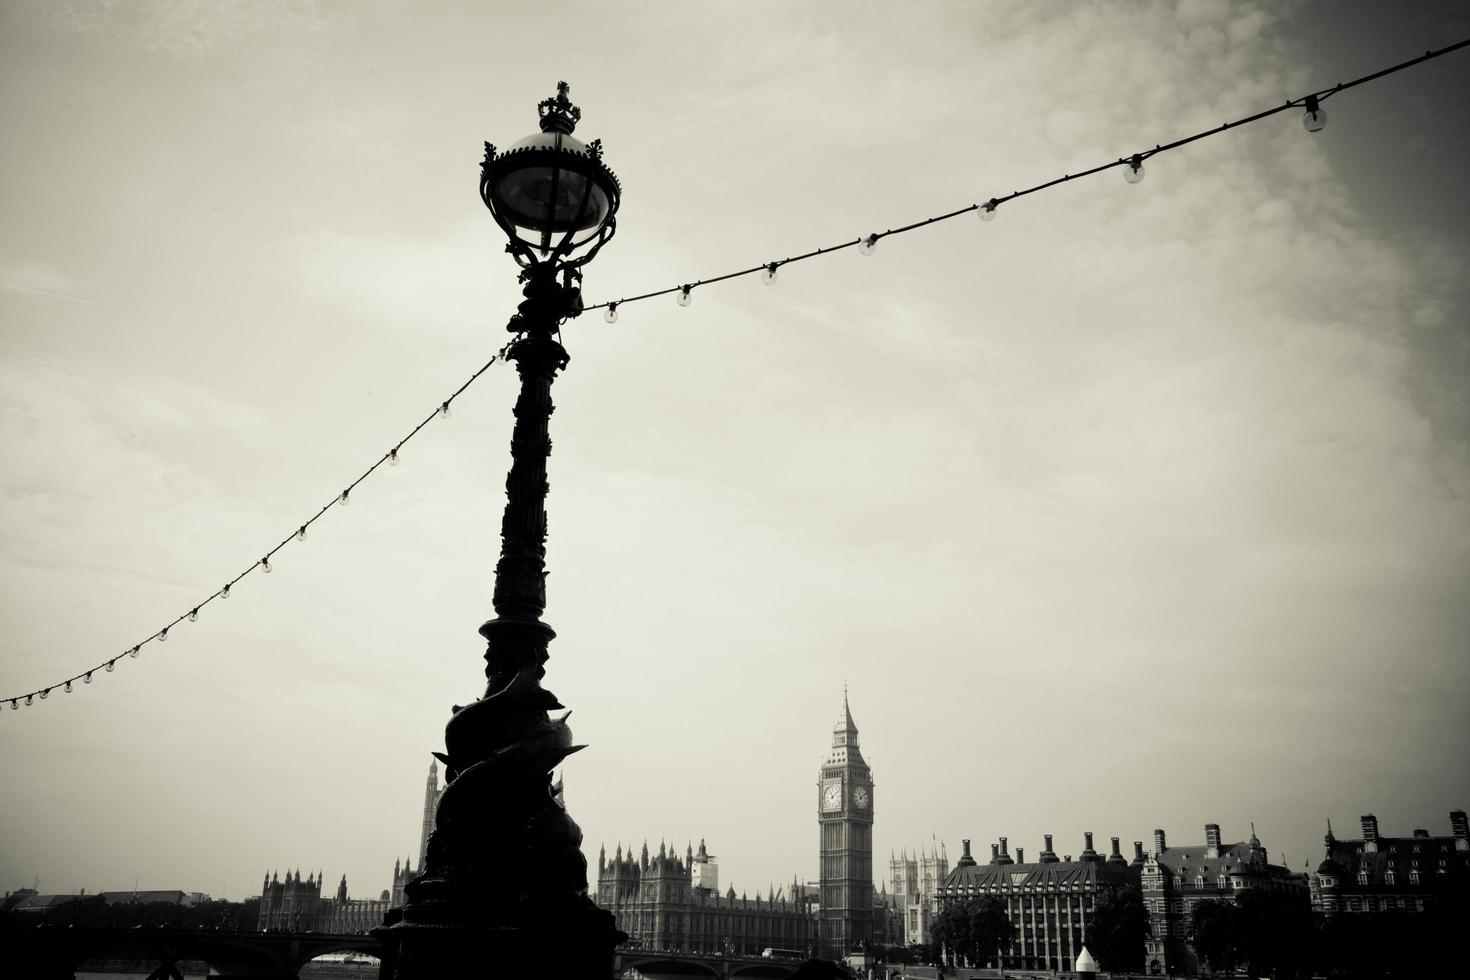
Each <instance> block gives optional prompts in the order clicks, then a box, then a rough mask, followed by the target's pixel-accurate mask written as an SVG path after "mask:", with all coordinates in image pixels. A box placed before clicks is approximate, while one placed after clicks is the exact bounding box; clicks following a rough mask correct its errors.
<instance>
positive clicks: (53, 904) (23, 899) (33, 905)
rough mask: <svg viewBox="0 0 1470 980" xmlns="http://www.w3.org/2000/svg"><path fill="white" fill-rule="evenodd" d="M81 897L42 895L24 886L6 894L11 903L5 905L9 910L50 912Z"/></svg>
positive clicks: (38, 912)
mask: <svg viewBox="0 0 1470 980" xmlns="http://www.w3.org/2000/svg"><path fill="white" fill-rule="evenodd" d="M79 897H81V896H78V895H41V894H38V893H36V892H35V891H34V890H33V889H30V888H22V889H20V890H18V891H16V892H14V893H13V894H11V895H7V896H6V898H5V900H6V902H8V903H9V904H7V905H6V906H5V910H6V911H7V912H25V913H34V914H40V913H43V912H50V911H52V910H54V909H59V908H61V907H62V906H63V905H68V904H70V903H72V902H75V901H76V900H77V899H78V898H79ZM17 899H18V900H17Z"/></svg>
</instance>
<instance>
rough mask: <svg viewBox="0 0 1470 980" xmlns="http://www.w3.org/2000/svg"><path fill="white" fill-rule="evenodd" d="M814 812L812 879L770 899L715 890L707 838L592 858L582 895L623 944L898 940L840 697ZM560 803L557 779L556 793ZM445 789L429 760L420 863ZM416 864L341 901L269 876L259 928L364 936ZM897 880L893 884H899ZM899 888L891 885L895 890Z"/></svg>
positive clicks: (743, 948) (293, 877) (817, 945)
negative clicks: (606, 917) (879, 890)
mask: <svg viewBox="0 0 1470 980" xmlns="http://www.w3.org/2000/svg"><path fill="white" fill-rule="evenodd" d="M815 788H816V795H815V800H814V803H815V807H816V818H817V824H818V828H819V831H820V850H819V864H818V867H819V880H818V881H816V882H806V883H803V882H802V881H801V880H800V879H799V878H796V877H793V879H792V880H791V882H790V883H789V884H787V885H783V886H781V887H780V888H779V889H778V888H774V887H772V888H771V889H769V890H768V891H767V893H766V894H765V895H761V894H759V893H757V894H756V895H755V896H753V897H752V896H750V895H748V894H741V895H737V894H736V893H735V889H734V888H732V887H727V888H726V889H725V890H724V891H723V892H721V890H720V885H719V865H718V863H717V861H716V859H715V858H714V856H713V855H711V854H710V853H709V850H708V848H707V847H706V845H705V842H704V841H703V840H701V841H700V842H699V849H698V850H697V851H696V850H695V849H694V847H693V845H692V842H691V843H689V844H686V846H685V850H684V854H683V855H680V854H678V853H677V852H676V851H675V850H673V849H672V848H671V847H670V846H669V845H668V844H667V843H665V842H661V843H660V844H659V848H658V852H657V853H656V854H655V853H652V852H651V851H650V850H649V848H648V845H647V843H646V842H645V843H644V844H643V846H642V847H641V849H640V850H639V851H638V852H637V853H636V854H635V852H634V849H633V847H632V846H629V847H627V848H626V849H624V847H623V846H622V845H621V844H619V845H617V846H616V848H615V850H614V852H613V854H612V856H611V857H609V856H608V854H607V851H606V849H605V848H604V849H603V850H602V851H601V853H599V855H598V860H597V881H596V883H595V884H594V885H592V886H591V887H590V888H589V889H588V890H589V892H590V894H591V896H592V898H593V899H594V900H595V901H596V902H597V904H598V905H600V906H602V907H603V908H605V909H607V910H608V911H610V912H612V913H613V915H614V916H615V917H616V919H617V925H618V928H620V929H622V930H623V931H624V932H626V933H627V934H628V937H629V943H630V945H636V946H638V947H642V948H645V949H676V950H683V951H687V952H693V953H726V954H730V955H760V954H761V953H763V952H764V951H765V950H767V949H770V950H773V951H775V952H777V953H780V954H785V955H791V956H801V957H807V956H813V955H815V956H821V957H824V958H827V959H841V958H842V957H844V956H846V955H847V954H848V953H850V952H853V951H855V950H859V949H864V948H867V947H868V946H870V945H872V944H873V943H875V942H876V943H887V942H893V941H895V940H896V939H898V938H900V937H899V936H897V935H895V934H894V933H895V925H896V923H897V918H896V916H895V914H894V913H893V911H892V910H891V909H890V901H889V899H888V896H887V894H886V886H885V890H884V891H885V893H884V894H882V895H878V894H875V892H874V888H873V812H874V808H875V803H874V784H873V773H872V770H870V769H869V768H868V764H867V762H866V761H865V760H864V759H863V755H862V751H861V749H860V747H859V739H858V729H857V725H856V723H855V722H854V721H853V717H852V711H851V709H850V708H849V707H848V703H847V694H846V692H845V691H844V692H843V696H842V712H841V714H840V715H839V716H838V718H837V721H836V723H835V724H834V725H833V726H832V744H831V746H830V747H829V748H828V750H827V753H826V756H825V757H824V758H823V760H822V762H821V765H820V766H819V768H818V773H817V780H816V787H815ZM556 789H557V791H558V796H560V782H559V781H558V783H557V785H556ZM443 792H444V790H443V788H442V787H441V786H440V785H439V773H438V766H437V764H435V763H430V766H429V774H428V779H427V782H426V784H425V787H424V809H423V822H422V825H421V833H420V838H419V854H418V866H419V869H420V870H422V868H423V866H424V858H425V856H426V852H427V847H428V837H429V832H430V831H431V830H432V829H433V827H434V815H435V811H436V809H437V808H438V805H439V798H440V796H441V794H442V793H443ZM414 874H415V872H414V871H413V867H412V859H411V858H409V859H405V860H403V861H400V862H397V863H395V865H394V868H393V886H392V889H391V890H384V891H383V892H382V893H381V895H380V896H379V897H377V898H373V899H354V898H351V897H350V896H349V895H348V892H347V881H346V878H345V877H344V878H343V879H342V881H341V882H340V883H339V885H338V887H337V889H336V893H335V894H334V895H331V896H323V895H322V878H321V876H319V875H318V876H312V875H308V876H307V878H306V879H305V880H302V878H301V873H300V872H299V871H297V872H295V873H294V874H292V873H289V872H288V873H287V875H286V879H285V881H281V880H279V878H278V877H276V876H274V875H273V876H268V877H267V878H266V881H265V883H264V885H263V887H262V889H261V902H260V916H259V928H261V929H289V930H292V931H303V930H315V931H318V932H361V931H367V930H368V929H373V928H376V927H377V926H379V925H381V924H382V921H383V916H384V915H385V914H386V913H387V911H388V909H389V907H391V906H395V905H400V904H402V901H403V888H404V886H405V885H406V884H407V883H408V882H409V881H411V880H412V879H413V877H414ZM897 881H898V879H897V878H895V882H897ZM895 887H897V886H895Z"/></svg>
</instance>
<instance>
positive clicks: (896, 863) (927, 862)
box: [875, 842, 950, 946]
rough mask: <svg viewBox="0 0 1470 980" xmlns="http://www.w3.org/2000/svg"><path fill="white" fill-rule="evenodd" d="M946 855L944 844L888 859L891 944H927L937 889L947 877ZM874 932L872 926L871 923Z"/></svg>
mask: <svg viewBox="0 0 1470 980" xmlns="http://www.w3.org/2000/svg"><path fill="white" fill-rule="evenodd" d="M949 872H950V867H949V853H948V851H947V850H946V849H945V846H944V843H943V842H940V843H938V844H933V845H930V847H929V852H928V853H927V854H926V853H924V852H923V851H915V852H914V853H913V855H912V856H910V855H909V853H908V851H907V849H905V850H903V851H901V852H900V853H899V854H898V855H897V856H896V857H895V856H894V855H893V854H892V853H890V854H889V856H888V881H889V885H890V888H889V890H888V895H889V903H890V904H891V906H892V908H893V913H894V922H893V929H892V940H891V941H892V942H894V943H897V944H900V945H904V946H908V945H912V944H914V943H927V942H929V941H930V937H929V932H930V930H931V929H932V928H933V925H934V918H935V916H937V915H938V914H939V890H940V889H941V888H943V887H944V879H945V878H947V877H949ZM875 931H876V924H875Z"/></svg>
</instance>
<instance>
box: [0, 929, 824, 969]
mask: <svg viewBox="0 0 1470 980" xmlns="http://www.w3.org/2000/svg"><path fill="white" fill-rule="evenodd" d="M5 939H6V942H5V944H4V945H5V946H7V947H8V949H7V951H6V954H5V958H4V963H3V965H4V966H5V967H6V969H7V971H9V970H12V969H14V970H16V971H17V972H14V973H10V975H11V976H24V977H26V978H28V980H74V978H75V976H76V973H77V970H78V969H79V968H80V967H81V966H82V964H84V963H87V962H88V961H97V960H115V961H116V960H126V961H129V962H133V963H146V964H148V967H147V968H149V969H152V971H153V972H152V973H151V974H150V976H149V980H180V978H181V977H182V973H181V971H180V968H179V964H181V963H187V962H195V963H198V962H202V963H206V964H208V965H209V967H210V969H211V971H212V975H217V976H218V977H219V978H220V980H299V978H300V977H301V970H302V968H303V967H304V966H306V964H308V963H310V962H311V961H312V960H314V959H316V958H317V957H319V956H323V955H325V954H328V953H363V954H367V955H370V956H375V957H378V956H381V954H382V946H381V944H380V943H379V942H378V940H377V939H376V938H375V937H373V936H371V935H368V934H366V933H315V932H285V931H269V932H228V931H221V930H210V929H168V928H164V929H156V928H147V927H137V928H133V929H90V928H79V927H75V926H56V925H42V926H37V927H34V928H28V929H21V930H17V931H15V932H10V933H9V934H8V935H7V936H5ZM555 962H556V960H555V954H554V952H551V951H548V953H547V967H548V968H554V966H555ZM800 965H801V963H800V961H797V960H792V959H766V958H763V957H758V956H725V955H720V954H705V953H682V952H675V951H670V950H648V949H630V950H623V951H619V952H618V953H617V954H616V956H615V958H614V966H613V976H612V977H609V980H614V978H615V977H625V976H644V977H648V978H650V980H660V978H665V977H668V978H675V977H695V978H712V980H735V978H737V977H743V978H750V980H758V978H766V977H770V978H780V977H786V976H790V975H791V974H792V973H794V972H795V971H796V968H797V967H798V966H800ZM634 971H636V973H635V972H634Z"/></svg>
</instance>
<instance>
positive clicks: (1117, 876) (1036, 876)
mask: <svg viewBox="0 0 1470 980" xmlns="http://www.w3.org/2000/svg"><path fill="white" fill-rule="evenodd" d="M1133 880H1135V873H1134V872H1133V871H1132V870H1131V869H1129V868H1127V867H1119V866H1118V865H1116V864H1112V865H1110V864H1107V863H1106V862H1104V861H1049V862H1047V863H1045V864H1039V863H1038V864H975V865H969V866H965V867H957V868H955V869H954V870H953V871H951V872H950V873H949V875H948V876H947V877H946V878H945V879H944V887H945V888H986V887H992V886H1003V887H1012V886H1015V885H1060V886H1069V885H1086V884H1103V885H1121V884H1127V883H1129V882H1131V881H1133Z"/></svg>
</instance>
